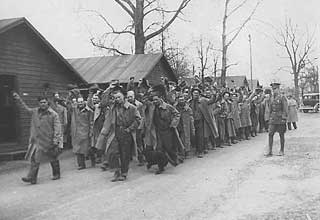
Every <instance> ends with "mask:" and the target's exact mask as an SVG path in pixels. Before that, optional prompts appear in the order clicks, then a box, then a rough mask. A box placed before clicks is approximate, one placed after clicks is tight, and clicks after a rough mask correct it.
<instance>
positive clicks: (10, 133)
mask: <svg viewBox="0 0 320 220" xmlns="http://www.w3.org/2000/svg"><path fill="white" fill-rule="evenodd" d="M15 81H16V80H15V76H9V75H0V143H10V142H16V141H17V130H18V129H17V111H16V110H17V108H16V105H15V102H14V100H13V97H12V92H13V91H14V90H15V88H16V87H15Z"/></svg>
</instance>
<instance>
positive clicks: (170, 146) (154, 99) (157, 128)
mask: <svg viewBox="0 0 320 220" xmlns="http://www.w3.org/2000/svg"><path fill="white" fill-rule="evenodd" d="M165 97H166V90H165V87H164V86H163V85H156V86H154V87H153V88H152V91H151V94H150V99H151V102H147V103H146V105H147V108H146V111H145V122H144V126H145V138H144V140H145V144H146V146H152V147H153V149H156V150H158V151H162V152H164V153H165V154H166V155H167V157H168V160H169V162H170V163H171V164H172V165H173V166H177V165H178V155H177V152H178V149H179V148H180V150H183V151H184V146H183V144H182V141H181V139H180V137H179V135H178V131H177V126H178V124H179V120H180V113H179V112H178V110H177V109H176V108H175V107H173V106H172V105H170V104H168V103H166V102H164V100H163V98H165ZM181 162H182V161H181Z"/></svg>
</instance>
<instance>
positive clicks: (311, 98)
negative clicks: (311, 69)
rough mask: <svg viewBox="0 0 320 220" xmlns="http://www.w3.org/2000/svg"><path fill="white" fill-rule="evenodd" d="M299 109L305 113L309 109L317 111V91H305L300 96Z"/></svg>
mask: <svg viewBox="0 0 320 220" xmlns="http://www.w3.org/2000/svg"><path fill="white" fill-rule="evenodd" d="M300 111H302V112H304V113H307V112H310V111H313V112H318V111H319V93H307V94H304V95H303V97H302V105H301V106H300Z"/></svg>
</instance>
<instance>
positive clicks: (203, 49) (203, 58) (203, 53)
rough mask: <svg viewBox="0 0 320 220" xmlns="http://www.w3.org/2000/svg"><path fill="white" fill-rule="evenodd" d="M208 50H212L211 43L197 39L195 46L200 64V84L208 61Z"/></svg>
mask: <svg viewBox="0 0 320 220" xmlns="http://www.w3.org/2000/svg"><path fill="white" fill-rule="evenodd" d="M210 50H212V43H211V42H210V41H208V42H203V37H202V36H201V37H200V39H199V43H198V46H197V53H198V59H199V63H200V74H201V80H202V83H204V73H205V71H206V70H207V69H208V60H209V59H210V57H209V56H210V54H209V52H210Z"/></svg>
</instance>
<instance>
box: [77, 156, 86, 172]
mask: <svg viewBox="0 0 320 220" xmlns="http://www.w3.org/2000/svg"><path fill="white" fill-rule="evenodd" d="M77 162H78V170H83V169H85V168H86V161H85V155H84V154H77Z"/></svg>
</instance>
